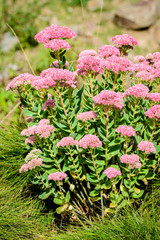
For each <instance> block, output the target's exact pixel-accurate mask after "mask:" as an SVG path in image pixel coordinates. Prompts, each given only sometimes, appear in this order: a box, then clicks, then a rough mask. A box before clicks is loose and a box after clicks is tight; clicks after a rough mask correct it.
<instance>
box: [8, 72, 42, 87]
mask: <svg viewBox="0 0 160 240" xmlns="http://www.w3.org/2000/svg"><path fill="white" fill-rule="evenodd" d="M38 79H39V77H38V76H34V75H32V74H29V73H23V74H20V75H19V76H18V77H15V78H13V80H12V81H11V82H10V83H9V84H8V86H7V87H6V90H9V89H10V88H13V89H14V88H18V87H21V86H25V85H27V84H31V83H32V82H33V81H35V80H38Z"/></svg>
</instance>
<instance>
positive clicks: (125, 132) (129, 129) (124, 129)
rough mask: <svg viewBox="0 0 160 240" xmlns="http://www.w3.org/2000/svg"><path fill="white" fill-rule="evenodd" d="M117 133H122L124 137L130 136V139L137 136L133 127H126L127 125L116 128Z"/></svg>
mask: <svg viewBox="0 0 160 240" xmlns="http://www.w3.org/2000/svg"><path fill="white" fill-rule="evenodd" d="M116 132H117V133H121V135H122V136H128V137H131V136H135V135H136V133H135V131H134V128H133V127H131V126H125V125H121V126H119V127H118V128H116Z"/></svg>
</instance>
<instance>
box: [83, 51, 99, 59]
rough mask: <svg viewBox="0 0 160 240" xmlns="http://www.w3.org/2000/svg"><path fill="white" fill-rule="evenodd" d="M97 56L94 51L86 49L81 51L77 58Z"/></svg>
mask: <svg viewBox="0 0 160 240" xmlns="http://www.w3.org/2000/svg"><path fill="white" fill-rule="evenodd" d="M97 55H98V54H97V52H96V51H95V50H94V49H87V50H84V51H82V52H81V53H80V54H79V58H81V57H84V56H97Z"/></svg>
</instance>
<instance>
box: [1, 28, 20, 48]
mask: <svg viewBox="0 0 160 240" xmlns="http://www.w3.org/2000/svg"><path fill="white" fill-rule="evenodd" d="M17 43H18V40H17V38H16V37H14V36H13V35H12V34H11V33H10V32H6V33H4V35H3V37H2V40H1V49H2V52H9V51H10V50H11V49H13V48H14V47H15V46H16V44H17Z"/></svg>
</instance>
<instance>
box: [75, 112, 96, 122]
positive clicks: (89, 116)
mask: <svg viewBox="0 0 160 240" xmlns="http://www.w3.org/2000/svg"><path fill="white" fill-rule="evenodd" d="M77 118H78V120H81V121H83V122H85V121H87V120H91V119H95V120H96V119H97V114H96V113H95V112H94V111H89V112H83V113H79V114H78V115H77Z"/></svg>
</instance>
